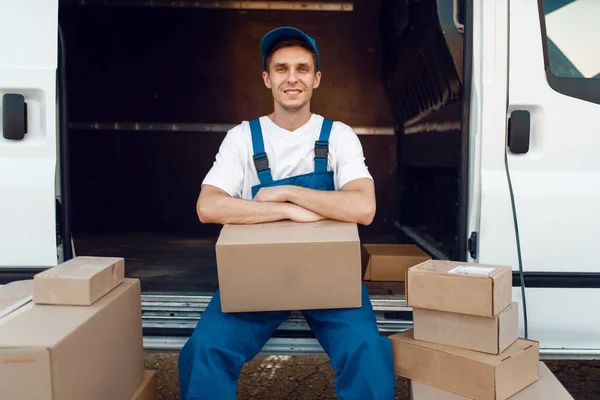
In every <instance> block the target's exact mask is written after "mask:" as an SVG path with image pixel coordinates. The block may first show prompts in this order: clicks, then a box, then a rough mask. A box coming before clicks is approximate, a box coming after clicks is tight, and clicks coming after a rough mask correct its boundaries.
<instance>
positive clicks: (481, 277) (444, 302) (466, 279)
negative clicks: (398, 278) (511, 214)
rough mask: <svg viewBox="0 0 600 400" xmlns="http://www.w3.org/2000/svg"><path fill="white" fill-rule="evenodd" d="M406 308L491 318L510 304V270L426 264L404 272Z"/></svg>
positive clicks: (475, 265) (448, 262)
mask: <svg viewBox="0 0 600 400" xmlns="http://www.w3.org/2000/svg"><path fill="white" fill-rule="evenodd" d="M406 286H407V289H406V302H407V304H408V306H410V307H415V308H425V309H429V310H438V311H448V312H455V313H459V314H469V315H479V316H482V317H494V316H496V315H498V314H500V312H502V310H504V309H505V308H506V307H508V306H509V305H510V303H511V302H512V268H511V267H504V266H498V265H483V264H473V263H464V262H455V261H439V260H432V261H426V262H424V263H422V264H419V265H416V266H414V267H411V268H409V269H408V273H407V282H406Z"/></svg>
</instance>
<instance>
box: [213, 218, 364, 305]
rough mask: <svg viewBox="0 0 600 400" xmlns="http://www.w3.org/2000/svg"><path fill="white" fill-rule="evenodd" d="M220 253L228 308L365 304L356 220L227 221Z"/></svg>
mask: <svg viewBox="0 0 600 400" xmlns="http://www.w3.org/2000/svg"><path fill="white" fill-rule="evenodd" d="M216 254H217V271H218V277H219V288H220V291H221V308H222V310H223V312H238V311H275V310H308V309H326V308H352V307H360V306H361V282H362V280H361V258H360V241H359V237H358V228H357V225H356V224H354V223H346V222H338V221H332V220H325V221H319V222H314V223H297V222H292V221H278V222H272V223H266V224H256V225H225V226H224V227H223V229H222V230H221V233H220V235H219V238H218V240H217V244H216Z"/></svg>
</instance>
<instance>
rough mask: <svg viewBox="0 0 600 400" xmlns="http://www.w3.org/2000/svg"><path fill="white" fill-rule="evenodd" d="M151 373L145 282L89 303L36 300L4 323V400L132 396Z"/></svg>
mask: <svg viewBox="0 0 600 400" xmlns="http://www.w3.org/2000/svg"><path fill="white" fill-rule="evenodd" d="M143 376H144V356H143V344H142V318H141V303H140V282H139V281H138V280H137V279H126V280H125V281H124V282H123V283H121V284H120V285H119V286H117V287H116V288H115V289H113V290H112V291H111V292H109V293H108V294H106V295H105V296H104V297H102V298H101V299H100V300H98V301H97V302H96V303H94V304H93V305H91V306H89V307H75V306H60V305H39V304H34V303H29V304H27V305H25V306H23V307H21V308H20V309H19V310H17V311H15V312H13V313H11V314H10V315H8V316H6V317H4V318H2V319H1V320H0V398H1V399H3V400H4V399H7V400H13V399H42V400H57V399H61V400H63V399H64V400H70V399H73V400H75V399H86V400H106V399H127V398H129V396H130V395H131V394H132V393H133V392H134V390H135V388H136V387H137V385H138V384H139V383H140V381H141V380H142V378H143ZM32 382H34V383H35V384H32Z"/></svg>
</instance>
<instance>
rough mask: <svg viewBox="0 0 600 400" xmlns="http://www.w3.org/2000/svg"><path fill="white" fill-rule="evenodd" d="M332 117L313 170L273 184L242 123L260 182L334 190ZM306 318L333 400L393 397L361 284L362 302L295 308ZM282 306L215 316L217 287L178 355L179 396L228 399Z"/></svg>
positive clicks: (384, 342)
mask: <svg viewBox="0 0 600 400" xmlns="http://www.w3.org/2000/svg"><path fill="white" fill-rule="evenodd" d="M331 126H332V121H330V120H327V119H325V120H324V123H323V125H322V128H321V133H320V137H319V140H318V141H317V142H316V143H315V171H314V172H312V173H309V174H303V175H298V176H294V177H290V178H285V179H280V180H276V181H274V180H273V178H272V176H271V171H270V169H269V163H268V158H267V155H266V154H265V152H264V143H263V138H262V131H261V129H260V122H259V121H258V120H257V119H256V120H252V121H250V127H251V132H252V146H253V150H254V163H255V166H256V170H257V172H258V176H259V179H260V184H259V185H256V186H254V187H253V188H252V197H254V196H255V195H256V193H257V192H258V190H259V189H260V188H261V187H265V186H277V185H299V186H304V187H307V188H311V189H319V190H334V181H333V172H331V171H327V155H328V145H329V142H328V141H329V134H330V132H331ZM302 313H303V315H304V317H305V319H306V322H307V323H308V325H309V326H310V328H311V330H312V332H313V333H314V335H315V337H316V338H317V340H318V341H319V343H320V344H321V346H322V347H323V349H324V350H325V352H326V353H327V354H328V355H329V358H330V364H331V366H332V367H333V369H334V371H335V372H336V374H337V376H336V379H335V390H336V393H337V395H338V398H339V399H341V400H393V399H395V377H394V366H393V362H392V349H391V344H390V342H389V340H388V339H387V338H386V337H383V336H380V335H379V331H378V330H377V325H376V321H375V315H374V313H373V308H372V306H371V302H370V299H369V296H368V294H367V289H366V287H365V286H364V285H363V286H362V307H361V308H348V309H329V310H303V311H302ZM289 315H290V311H267V312H243V313H227V314H225V313H223V312H222V311H221V298H220V292H219V290H217V291H216V292H215V294H214V296H213V298H212V300H211V301H210V303H209V305H208V307H207V308H206V311H205V312H204V313H203V315H202V318H201V319H200V321H199V322H198V325H197V326H196V329H194V332H193V334H192V336H191V337H190V339H189V340H188V341H187V342H186V344H185V345H184V346H183V349H182V350H181V353H180V355H179V365H178V366H179V383H180V388H181V399H182V400H235V398H236V392H237V384H238V376H239V373H240V371H241V369H242V367H243V365H244V363H245V362H247V361H250V360H252V359H253V358H254V357H255V356H256V355H257V354H258V353H259V352H260V350H261V349H262V348H263V346H264V345H265V344H266V342H267V341H268V340H269V338H270V337H271V335H272V333H273V332H274V331H275V330H276V329H277V328H278V327H279V325H280V324H281V323H282V322H284V321H285V320H286V319H287V318H288V317H289Z"/></svg>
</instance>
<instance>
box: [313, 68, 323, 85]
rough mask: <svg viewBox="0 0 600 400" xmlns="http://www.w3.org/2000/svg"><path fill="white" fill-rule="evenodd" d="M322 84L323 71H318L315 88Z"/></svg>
mask: <svg viewBox="0 0 600 400" xmlns="http://www.w3.org/2000/svg"><path fill="white" fill-rule="evenodd" d="M320 84H321V71H317V73H316V74H315V83H314V84H313V89H316V88H318V87H319V85H320Z"/></svg>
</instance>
